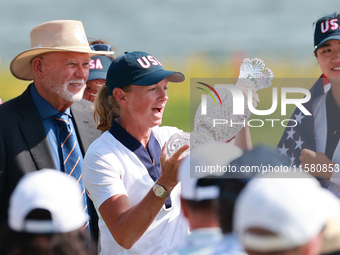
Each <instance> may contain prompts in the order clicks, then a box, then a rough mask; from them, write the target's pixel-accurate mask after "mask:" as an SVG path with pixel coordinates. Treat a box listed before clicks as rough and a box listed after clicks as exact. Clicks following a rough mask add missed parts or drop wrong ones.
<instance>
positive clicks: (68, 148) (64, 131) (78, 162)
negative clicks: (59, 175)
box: [55, 112, 89, 228]
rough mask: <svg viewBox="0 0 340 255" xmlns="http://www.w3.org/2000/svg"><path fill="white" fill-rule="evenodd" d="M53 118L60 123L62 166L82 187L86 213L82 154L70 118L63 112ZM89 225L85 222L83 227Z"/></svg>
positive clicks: (85, 204)
mask: <svg viewBox="0 0 340 255" xmlns="http://www.w3.org/2000/svg"><path fill="white" fill-rule="evenodd" d="M55 120H56V121H57V123H58V124H59V125H60V127H61V130H60V140H59V141H60V143H61V144H60V147H61V151H62V154H63V155H62V156H63V158H62V160H63V166H64V172H65V173H67V174H68V175H71V176H73V177H74V178H75V179H76V180H77V182H78V183H79V184H80V186H81V189H82V199H83V201H84V211H85V212H86V213H88V207H87V196H86V194H85V187H84V184H83V180H82V175H83V174H82V166H83V155H82V153H81V150H80V146H79V143H78V139H77V135H76V133H75V132H74V130H73V128H72V126H71V119H70V117H69V116H68V115H67V114H66V113H65V112H61V113H59V114H57V115H55ZM88 227H89V222H87V224H86V226H85V228H88Z"/></svg>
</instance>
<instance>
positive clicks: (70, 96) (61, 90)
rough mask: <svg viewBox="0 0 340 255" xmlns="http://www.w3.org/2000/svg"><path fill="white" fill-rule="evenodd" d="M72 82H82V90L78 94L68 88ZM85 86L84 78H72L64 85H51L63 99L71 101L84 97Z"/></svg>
mask: <svg viewBox="0 0 340 255" xmlns="http://www.w3.org/2000/svg"><path fill="white" fill-rule="evenodd" d="M70 83H82V84H83V85H82V88H81V90H80V91H79V92H77V93H76V94H74V93H72V92H70V91H69V90H68V89H67V86H68V85H69V84H70ZM85 88H86V83H85V81H84V80H72V81H69V82H67V83H65V84H62V85H59V84H53V85H51V90H52V91H53V92H55V93H56V94H58V95H59V96H61V97H62V98H63V99H65V100H67V101H70V102H77V101H80V100H81V99H82V98H83V94H84V90H85Z"/></svg>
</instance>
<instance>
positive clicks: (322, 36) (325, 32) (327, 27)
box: [314, 12, 340, 52]
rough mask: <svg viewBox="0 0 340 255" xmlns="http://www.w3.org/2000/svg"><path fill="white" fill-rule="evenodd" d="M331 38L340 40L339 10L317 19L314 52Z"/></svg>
mask: <svg viewBox="0 0 340 255" xmlns="http://www.w3.org/2000/svg"><path fill="white" fill-rule="evenodd" d="M329 40H340V15H339V13H338V12H334V13H332V14H327V15H325V16H323V17H321V18H319V19H318V20H317V21H316V23H315V30H314V52H316V51H317V50H318V49H319V48H320V46H321V45H322V44H324V43H325V42H327V41H329Z"/></svg>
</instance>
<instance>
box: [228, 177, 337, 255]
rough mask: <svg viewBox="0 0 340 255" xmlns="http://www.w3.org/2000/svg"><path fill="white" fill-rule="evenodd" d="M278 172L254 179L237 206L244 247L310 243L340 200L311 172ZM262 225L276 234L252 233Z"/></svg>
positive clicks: (285, 247) (236, 224)
mask: <svg viewBox="0 0 340 255" xmlns="http://www.w3.org/2000/svg"><path fill="white" fill-rule="evenodd" d="M276 176H277V175H276V174H275V173H270V174H264V175H262V177H260V178H255V179H253V180H251V181H250V182H249V183H248V184H247V186H246V187H245V188H244V190H243V191H242V192H241V194H240V196H239V198H238V200H237V201H236V207H235V213H234V215H235V218H234V227H235V231H236V233H237V234H238V235H239V238H240V240H241V242H242V243H243V245H244V247H245V248H247V249H249V250H253V251H259V252H271V251H279V250H288V249H291V248H295V247H299V246H301V245H304V244H307V243H308V242H309V241H311V240H312V239H313V238H314V237H316V236H317V235H318V234H319V233H320V232H321V231H322V229H323V227H324V226H325V225H326V222H327V220H328V219H330V218H331V217H334V216H335V215H337V214H339V212H340V206H339V201H338V199H337V197H336V196H335V195H333V194H332V193H331V192H330V191H328V190H326V189H324V188H322V187H321V186H320V184H319V182H318V181H317V180H316V179H315V178H313V177H311V176H310V175H309V174H307V173H304V172H302V173H294V174H291V177H293V176H294V177H295V178H275V177H276ZM273 177H274V178H273ZM249 228H260V229H264V230H267V231H270V232H272V233H273V234H274V235H271V236H268V235H266V236H264V235H257V234H254V233H249V231H248V230H249Z"/></svg>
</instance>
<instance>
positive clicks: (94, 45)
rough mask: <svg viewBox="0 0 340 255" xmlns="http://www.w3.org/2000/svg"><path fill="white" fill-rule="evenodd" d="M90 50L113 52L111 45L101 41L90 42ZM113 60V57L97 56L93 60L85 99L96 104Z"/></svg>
mask: <svg viewBox="0 0 340 255" xmlns="http://www.w3.org/2000/svg"><path fill="white" fill-rule="evenodd" d="M90 48H91V49H92V50H95V51H111V45H109V44H108V43H107V42H105V41H101V40H96V41H93V42H90ZM113 59H114V58H113V57H112V56H111V55H96V56H94V57H92V58H91V60H90V73H89V77H88V79H87V82H86V88H85V90H84V96H83V99H86V100H89V101H91V102H92V103H93V102H94V100H95V99H96V97H97V94H98V91H99V89H100V88H101V86H103V85H104V84H105V81H106V73H107V70H108V69H109V66H110V64H111V62H112V60H113Z"/></svg>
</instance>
